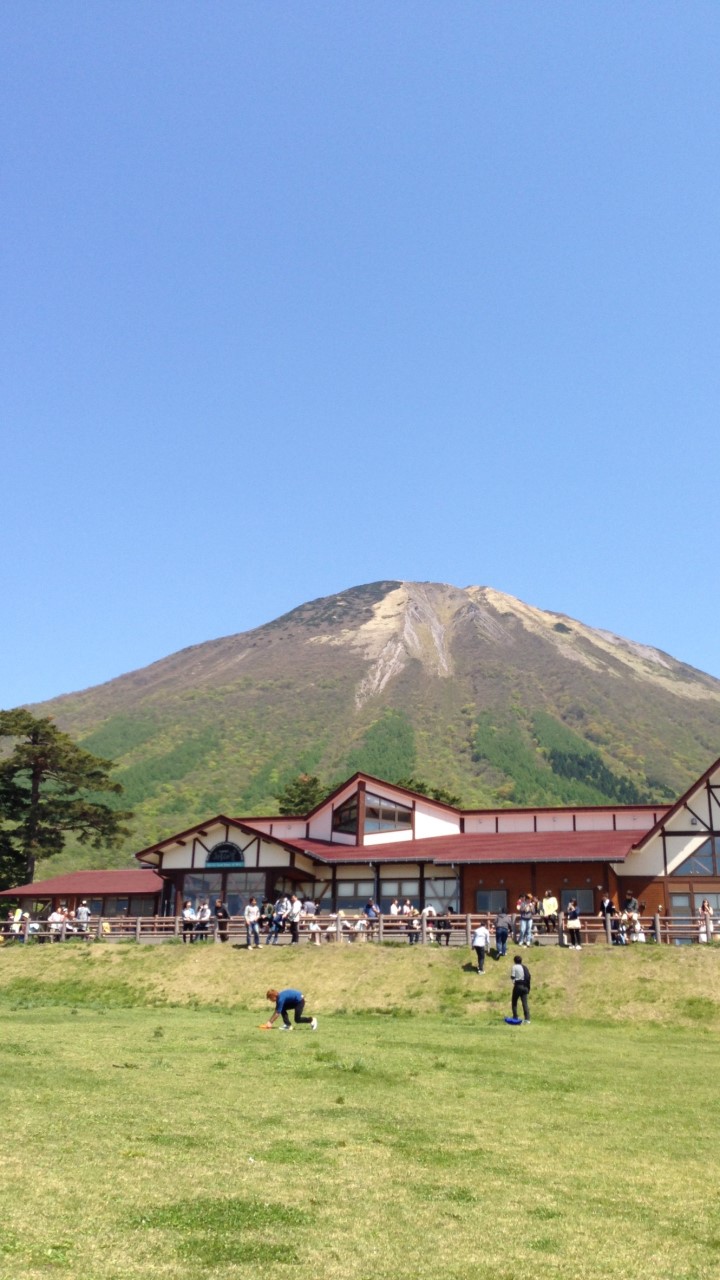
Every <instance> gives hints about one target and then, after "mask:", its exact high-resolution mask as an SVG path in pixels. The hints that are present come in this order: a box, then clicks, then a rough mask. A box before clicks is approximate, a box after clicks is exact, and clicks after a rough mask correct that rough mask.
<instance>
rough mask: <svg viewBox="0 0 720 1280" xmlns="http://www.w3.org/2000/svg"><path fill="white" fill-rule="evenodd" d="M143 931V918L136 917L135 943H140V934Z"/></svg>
mask: <svg viewBox="0 0 720 1280" xmlns="http://www.w3.org/2000/svg"><path fill="white" fill-rule="evenodd" d="M141 931H142V916H136V917H135V941H136V942H139V941H140V933H141Z"/></svg>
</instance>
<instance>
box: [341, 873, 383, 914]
mask: <svg viewBox="0 0 720 1280" xmlns="http://www.w3.org/2000/svg"><path fill="white" fill-rule="evenodd" d="M374 893H375V882H374V881H373V880H338V882H337V904H338V910H339V909H340V908H341V907H342V909H343V911H359V910H360V909H361V908H362V907H364V906H365V904H366V902H367V900H368V898H372V897H373V895H374Z"/></svg>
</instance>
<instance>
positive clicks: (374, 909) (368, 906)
mask: <svg viewBox="0 0 720 1280" xmlns="http://www.w3.org/2000/svg"><path fill="white" fill-rule="evenodd" d="M363 915H364V917H365V920H366V922H367V936H368V938H372V936H373V934H374V932H375V925H376V924H377V922H378V920H379V918H380V908H379V906H378V904H377V902H376V901H375V899H374V898H368V900H367V902H366V903H365V906H364V907H363Z"/></svg>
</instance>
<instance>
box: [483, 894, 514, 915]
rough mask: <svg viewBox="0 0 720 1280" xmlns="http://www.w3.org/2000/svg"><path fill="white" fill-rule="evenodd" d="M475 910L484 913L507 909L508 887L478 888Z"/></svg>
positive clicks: (490, 913)
mask: <svg viewBox="0 0 720 1280" xmlns="http://www.w3.org/2000/svg"><path fill="white" fill-rule="evenodd" d="M475 910H476V911H480V912H481V913H482V914H483V915H485V914H489V915H495V914H496V913H497V912H498V911H507V889H478V890H477V892H476V894H475Z"/></svg>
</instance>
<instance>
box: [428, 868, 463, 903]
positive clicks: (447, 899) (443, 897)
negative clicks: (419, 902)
mask: <svg viewBox="0 0 720 1280" xmlns="http://www.w3.org/2000/svg"><path fill="white" fill-rule="evenodd" d="M459 903H460V899H459V895H458V882H457V878H456V877H455V876H447V877H445V878H444V879H443V878H438V879H436V880H426V881H425V906H426V907H434V908H435V910H436V911H447V909H448V907H452V909H453V911H457V910H458V907H459Z"/></svg>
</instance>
